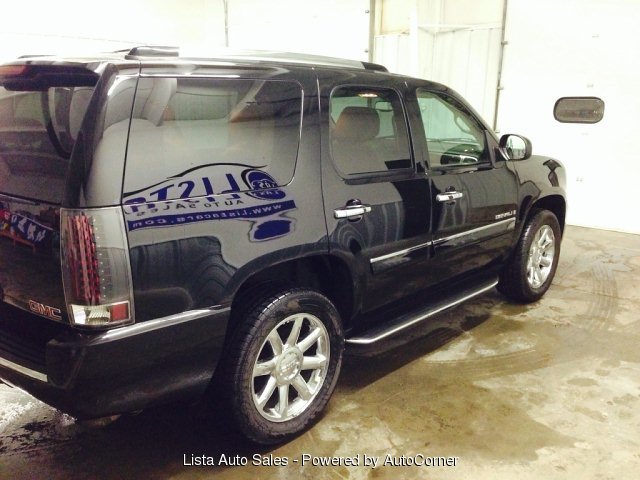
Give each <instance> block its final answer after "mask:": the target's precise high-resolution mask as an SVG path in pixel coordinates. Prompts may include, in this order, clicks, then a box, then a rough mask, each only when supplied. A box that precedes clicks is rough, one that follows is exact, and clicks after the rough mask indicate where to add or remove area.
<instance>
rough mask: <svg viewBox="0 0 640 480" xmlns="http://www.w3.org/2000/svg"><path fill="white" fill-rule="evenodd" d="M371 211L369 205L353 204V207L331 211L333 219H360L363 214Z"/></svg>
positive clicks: (346, 206)
mask: <svg viewBox="0 0 640 480" xmlns="http://www.w3.org/2000/svg"><path fill="white" fill-rule="evenodd" d="M370 211H371V207H370V206H369V205H363V204H361V203H359V204H353V205H345V206H344V207H342V208H336V209H335V210H334V211H333V216H334V217H335V218H338V219H339V218H353V217H361V216H362V215H364V214H365V213H369V212H370Z"/></svg>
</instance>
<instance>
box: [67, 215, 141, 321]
mask: <svg viewBox="0 0 640 480" xmlns="http://www.w3.org/2000/svg"><path fill="white" fill-rule="evenodd" d="M60 233H61V237H60V257H61V260H62V275H63V282H64V291H65V298H66V302H67V308H68V310H69V318H70V319H71V322H72V323H74V324H75V325H83V326H89V327H111V326H116V325H123V324H129V323H133V321H134V316H133V295H132V289H131V267H130V264H129V250H128V248H127V237H126V232H125V229H124V222H123V219H122V212H121V210H120V208H119V207H109V208H99V209H84V210H71V209H65V208H63V209H60Z"/></svg>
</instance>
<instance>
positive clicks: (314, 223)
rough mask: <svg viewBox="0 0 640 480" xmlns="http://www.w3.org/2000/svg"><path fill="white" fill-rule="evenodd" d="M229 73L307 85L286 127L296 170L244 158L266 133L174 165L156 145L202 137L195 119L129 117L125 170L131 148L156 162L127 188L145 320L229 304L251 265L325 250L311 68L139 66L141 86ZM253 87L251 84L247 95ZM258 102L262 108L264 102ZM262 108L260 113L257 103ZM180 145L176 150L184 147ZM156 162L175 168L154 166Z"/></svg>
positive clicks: (140, 314)
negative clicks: (283, 173) (283, 172)
mask: <svg viewBox="0 0 640 480" xmlns="http://www.w3.org/2000/svg"><path fill="white" fill-rule="evenodd" d="M194 68H195V67H194ZM228 77H232V78H238V79H247V80H251V81H252V82H253V84H254V88H256V89H259V88H260V85H263V81H264V82H289V83H290V84H296V85H298V86H299V89H300V90H302V105H301V107H300V108H301V113H302V121H301V123H299V124H297V125H289V126H288V127H287V128H295V129H296V132H298V133H297V135H298V136H299V138H300V141H299V145H298V146H297V160H296V156H295V155H292V156H291V159H290V161H291V163H292V164H293V163H295V165H292V166H291V171H292V172H293V176H292V178H290V179H289V178H282V177H280V178H275V176H274V174H271V173H269V172H268V171H267V170H265V169H264V168H262V167H261V164H260V163H256V162H255V161H244V160H242V159H243V158H254V157H256V156H260V155H261V151H260V148H261V147H260V143H259V142H260V138H259V137H260V132H257V133H256V135H255V138H253V139H251V138H249V139H245V140H244V141H243V142H242V145H240V146H238V148H241V149H245V150H246V153H245V154H243V153H240V154H238V152H237V151H234V152H231V153H229V152H227V151H223V152H222V153H220V154H219V155H217V154H208V153H206V152H204V153H203V155H204V157H202V158H181V157H179V156H176V157H174V158H176V159H179V160H180V162H181V165H177V164H176V165H175V166H172V165H167V164H163V163H160V164H158V163H154V162H161V160H160V158H161V157H162V155H164V153H165V152H164V151H160V150H158V148H156V146H154V145H153V143H154V142H156V141H157V143H158V144H160V148H162V149H164V150H167V149H172V148H182V147H179V146H180V145H185V147H189V144H188V142H191V141H197V139H195V138H192V137H189V135H190V134H191V133H192V132H193V129H192V126H191V125H189V126H188V128H187V127H185V123H184V122H182V123H181V122H180V121H175V120H168V119H166V118H165V119H164V120H163V121H158V125H154V126H151V127H148V128H147V127H144V128H147V130H142V129H138V130H135V129H136V128H137V126H136V125H135V124H134V123H132V130H131V131H132V133H131V135H130V137H129V150H128V155H127V172H130V171H131V168H132V167H131V164H130V162H133V161H134V159H133V152H134V151H138V152H140V151H148V152H149V154H148V155H147V156H146V157H139V158H138V159H137V160H138V161H140V162H144V168H146V169H149V172H148V175H146V176H145V177H146V178H145V177H142V178H137V179H135V182H137V187H127V185H128V184H133V182H129V181H128V179H125V191H124V192H123V204H124V216H125V224H126V226H127V230H128V237H129V247H130V252H131V263H132V272H133V285H134V296H135V303H136V313H137V320H138V321H145V320H149V319H153V318H158V317H162V316H165V315H171V314H176V313H180V312H184V311H188V310H193V309H198V308H204V307H210V306H216V305H222V306H228V305H229V304H230V303H231V301H232V299H233V295H234V293H235V291H236V290H237V289H238V288H239V287H240V286H241V285H242V283H243V282H244V281H245V280H247V279H248V278H249V277H250V276H251V275H253V274H254V273H256V272H259V271H261V270H263V269H267V268H268V267H269V266H271V265H275V264H278V263H281V262H284V261H286V260H290V259H297V258H301V257H304V256H309V255H317V254H326V253H327V242H326V226H325V222H324V218H323V216H322V209H321V208H320V206H321V205H322V191H321V182H320V180H319V179H320V166H319V161H318V152H319V135H318V128H317V118H318V115H317V112H318V107H317V105H318V102H317V93H316V90H317V82H316V77H315V73H314V71H313V70H312V69H309V68H299V69H295V68H292V69H284V68H276V67H263V68H256V67H252V68H249V67H247V66H243V65H235V66H229V65H226V66H223V67H222V66H221V67H202V68H195V69H194V70H189V69H188V71H184V70H183V69H182V68H181V67H177V66H176V67H175V68H171V67H168V66H163V67H162V68H154V67H148V68H143V69H142V76H141V79H140V84H141V85H142V84H143V82H147V83H148V82H151V83H152V84H153V85H154V86H152V87H151V88H152V89H153V88H156V87H157V86H159V85H160V83H159V82H164V81H166V80H167V79H172V78H173V79H177V81H178V85H180V81H181V79H182V78H190V79H193V78H196V79H197V81H198V82H204V83H203V85H204V86H206V82H207V79H212V80H211V81H217V80H219V79H220V78H228ZM153 82H155V83H153ZM174 88H176V87H175V86H174ZM177 88H178V93H179V89H180V87H179V86H178V87H177ZM152 95H153V93H152ZM171 95H175V92H174V93H171V94H169V95H168V96H167V98H166V99H165V100H163V101H165V102H170V97H171ZM250 95H253V93H251V91H249V92H248V93H246V96H247V97H249V96H250ZM256 95H259V94H256ZM257 98H258V97H257ZM245 103H246V102H245ZM250 103H251V102H248V103H247V104H250ZM253 103H254V105H255V108H256V109H259V108H260V103H261V100H256V101H254V102H253ZM245 107H246V108H254V107H251V106H250V105H249V106H248V107H247V106H245ZM154 108H155V107H154ZM194 108H196V107H194ZM145 109H146V106H145ZM137 110H138V106H137V104H136V106H135V107H134V119H133V122H141V121H142V120H137V119H136V118H135V112H136V111H137ZM143 110H144V109H142V108H140V111H141V112H143ZM256 112H257V113H256V115H259V110H256ZM143 113H144V112H143ZM178 113H179V112H176V113H175V114H176V115H177V114H178ZM232 114H233V112H232ZM294 114H295V112H293V113H292V115H294ZM145 115H146V114H145ZM165 117H166V111H165ZM140 118H144V117H140ZM230 121H231V122H233V121H234V120H230ZM242 121H245V120H242ZM246 121H251V119H248V120H246ZM192 123H195V122H192ZM229 125H231V123H230V124H229ZM134 127H135V128H134ZM170 127H171V128H173V127H175V129H174V130H170ZM176 129H177V130H176ZM134 131H138V132H144V134H145V135H146V136H145V138H144V139H143V140H142V142H143V143H142V144H141V143H140V138H141V137H142V133H138V134H136V133H134ZM156 131H157V132H158V133H157V136H154V135H156V133H155V132H156ZM176 132H177V133H176ZM134 135H139V137H138V138H134ZM154 138H155V139H156V140H154ZM276 141H277V139H276ZM283 141H284V139H283ZM134 142H138V143H137V144H134ZM180 142H187V143H180ZM175 145H178V147H175ZM143 149H144V150H143ZM184 150H185V151H189V152H193V151H194V150H193V149H188V148H185V149H184ZM227 150H229V149H227ZM181 151H182V150H177V152H178V154H179V153H180V152H181ZM196 153H197V152H196ZM228 153H229V155H231V156H227V154H228ZM294 153H295V152H294ZM242 155H245V156H242ZM229 158H232V159H231V160H229ZM239 159H240V160H239ZM154 165H158V167H155V166H154ZM159 167H162V168H163V169H164V170H163V172H168V173H158V172H155V171H154V168H159ZM145 182H146V183H145ZM276 186H277V188H274V187H276ZM191 192H193V194H192V193H191ZM203 192H204V194H203ZM282 280H283V281H286V280H287V279H282Z"/></svg>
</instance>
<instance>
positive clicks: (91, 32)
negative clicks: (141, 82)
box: [0, 0, 370, 61]
mask: <svg viewBox="0 0 640 480" xmlns="http://www.w3.org/2000/svg"><path fill="white" fill-rule="evenodd" d="M227 3H228V24H229V30H228V35H229V46H230V47H231V48H246V49H261V50H281V51H292V52H301V53H312V54H319V55H329V56H338V57H345V58H353V59H358V60H368V59H369V53H368V49H369V22H370V14H369V8H370V1H369V0H325V1H323V2H317V1H312V0H281V1H279V2H267V1H264V0H228V2H227ZM2 11H3V15H2V17H3V29H2V31H0V61H7V60H11V59H14V58H16V57H17V56H19V55H27V54H56V53H62V54H72V55H73V54H82V53H92V52H96V51H110V50H115V49H118V48H125V47H127V46H131V45H144V44H156V45H177V46H181V47H185V50H191V51H198V52H206V51H207V50H210V51H215V50H216V49H219V48H221V47H224V46H225V28H224V26H225V24H224V1H223V0H182V1H180V2H177V1H175V0H110V1H109V2H107V3H97V2H96V3H92V2H90V1H88V0H56V1H47V0H39V1H34V0H31V1H28V0H27V1H23V2H11V3H7V4H6V5H3V7H2Z"/></svg>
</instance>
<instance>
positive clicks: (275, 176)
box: [124, 78, 302, 203]
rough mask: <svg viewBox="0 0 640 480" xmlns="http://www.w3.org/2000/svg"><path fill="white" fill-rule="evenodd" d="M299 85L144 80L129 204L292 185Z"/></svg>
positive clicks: (133, 134)
mask: <svg viewBox="0 0 640 480" xmlns="http://www.w3.org/2000/svg"><path fill="white" fill-rule="evenodd" d="M301 108H302V90H301V87H300V85H299V84H298V83H295V82H288V81H276V80H249V79H219V78H141V79H140V82H139V85H138V89H137V91H136V98H135V103H134V109H133V118H132V120H131V131H130V134H129V144H128V149H127V163H126V173H125V184H124V201H125V203H141V202H145V201H147V202H152V201H158V200H171V199H180V198H192V197H198V196H205V195H215V194H220V193H232V192H238V191H246V190H257V189H269V188H272V187H276V186H282V185H285V184H287V183H289V181H290V180H291V178H292V177H293V172H294V169H295V162H296V157H297V153H298V143H299V140H300V124H301Z"/></svg>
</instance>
